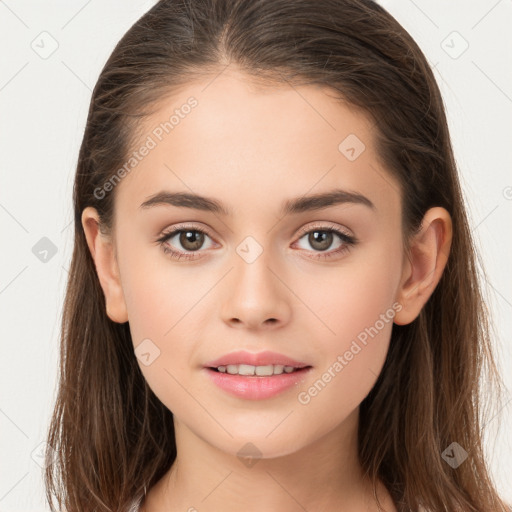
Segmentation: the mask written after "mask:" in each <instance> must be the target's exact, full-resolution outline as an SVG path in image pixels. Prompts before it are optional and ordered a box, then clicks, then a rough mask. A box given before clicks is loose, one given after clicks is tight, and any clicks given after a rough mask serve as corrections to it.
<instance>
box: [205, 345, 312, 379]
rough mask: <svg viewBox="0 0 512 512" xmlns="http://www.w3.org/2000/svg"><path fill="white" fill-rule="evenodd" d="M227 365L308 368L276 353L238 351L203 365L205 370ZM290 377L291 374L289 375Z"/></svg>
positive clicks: (268, 351) (267, 351) (304, 364)
mask: <svg viewBox="0 0 512 512" xmlns="http://www.w3.org/2000/svg"><path fill="white" fill-rule="evenodd" d="M228 364H250V365H252V366H267V365H269V364H279V365H281V364H282V365H283V366H293V367H295V368H304V367H305V366H308V365H307V364H306V363H302V362H300V361H295V360H294V359H291V358H290V357H287V356H285V355H283V354H279V353H277V352H271V351H270V350H265V351H264V352H257V353H252V352H247V351H246V350H239V351H236V352H230V353H229V354H225V355H223V356H221V357H219V358H218V359H215V360H213V361H209V362H208V363H205V365H204V366H205V368H217V367H219V366H226V365H228ZM289 375H291V374H289Z"/></svg>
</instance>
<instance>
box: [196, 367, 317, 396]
mask: <svg viewBox="0 0 512 512" xmlns="http://www.w3.org/2000/svg"><path fill="white" fill-rule="evenodd" d="M311 369H312V367H311V366H308V367H307V368H302V369H300V370H297V371H293V372H292V373H281V374H280V375H272V376H270V377H259V376H256V375H250V376H244V375H230V374H229V373H221V372H218V371H217V370H212V369H211V368H203V370H202V371H204V372H206V373H207V375H208V377H209V378H210V379H212V381H213V383H214V384H216V385H217V386H219V388H221V389H223V390H224V391H227V392H228V393H230V394H231V395H234V396H237V397H239V398H245V399H247V400H263V399H265V398H271V397H273V396H276V395H278V394H279V393H281V392H282V391H285V390H286V389H289V388H291V387H292V386H295V385H299V384H300V383H301V382H302V381H303V380H304V378H305V376H306V374H308V373H309V372H310V371H311Z"/></svg>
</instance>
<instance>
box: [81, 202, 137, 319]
mask: <svg viewBox="0 0 512 512" xmlns="http://www.w3.org/2000/svg"><path fill="white" fill-rule="evenodd" d="M82 227H83V229H84V233H85V237H86V240H87V245H88V247H89V251H90V253H91V256H92V258H93V260H94V264H95V266H96V273H97V274H98V279H99V281H100V285H101V288H102V289H103V293H104V295H105V303H106V310H107V311H106V313H107V315H108V317H109V318H110V319H111V320H112V321H114V322H117V323H124V322H127V321H128V312H127V308H126V303H125V300H124V295H123V288H122V286H121V279H120V274H119V267H118V264H117V260H116V257H115V254H114V246H113V242H112V240H111V239H110V238H109V237H107V236H106V235H104V234H103V233H101V231H100V229H99V216H98V212H97V211H96V209H95V208H92V207H90V206H88V207H87V208H85V209H84V211H83V212H82Z"/></svg>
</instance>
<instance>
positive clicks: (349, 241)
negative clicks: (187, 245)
mask: <svg viewBox="0 0 512 512" xmlns="http://www.w3.org/2000/svg"><path fill="white" fill-rule="evenodd" d="M185 231H193V232H196V233H202V234H204V235H207V236H208V237H210V238H213V237H211V236H210V234H209V233H208V231H205V230H204V229H201V228H199V227H197V226H182V225H179V226H176V227H175V228H174V229H173V230H172V231H169V232H167V233H163V235H162V236H161V237H160V238H159V239H158V240H157V242H158V243H159V245H160V246H161V247H162V250H163V251H164V253H165V254H167V255H169V256H170V257H171V258H172V259H175V260H180V259H182V258H184V259H186V260H191V259H197V256H196V253H197V252H199V251H193V252H190V253H186V252H181V251H175V250H174V249H170V248H169V246H168V245H166V242H167V241H168V240H170V239H171V238H173V236H174V235H176V234H178V233H182V232H185ZM315 231H318V232H321V233H334V234H336V235H338V237H339V238H340V239H341V241H342V242H343V245H342V246H341V247H339V248H338V249H336V250H334V251H331V252H323V251H317V252H318V254H317V255H316V256H314V257H313V258H314V259H323V260H327V259H330V258H333V257H335V256H338V255H340V254H343V253H344V252H346V251H348V250H349V249H350V248H351V247H352V246H354V245H356V244H357V243H358V240H357V239H356V238H355V237H354V236H351V235H348V234H347V233H344V232H343V231H341V230H339V229H336V228H335V227H334V226H325V225H324V226H312V227H309V228H308V229H301V230H300V232H299V238H298V240H300V239H301V238H303V237H304V236H305V235H308V234H309V233H312V232H315Z"/></svg>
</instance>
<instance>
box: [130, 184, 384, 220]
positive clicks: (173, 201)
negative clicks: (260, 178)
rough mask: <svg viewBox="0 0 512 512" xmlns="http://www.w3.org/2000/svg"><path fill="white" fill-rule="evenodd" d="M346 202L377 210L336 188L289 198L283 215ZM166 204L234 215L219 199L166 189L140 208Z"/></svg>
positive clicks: (359, 195)
mask: <svg viewBox="0 0 512 512" xmlns="http://www.w3.org/2000/svg"><path fill="white" fill-rule="evenodd" d="M345 203H353V204H361V205H364V206H367V207H368V208H371V209H372V210H376V207H375V205H374V204H373V203H372V202H371V201H370V200H369V199H368V198H367V197H366V196H363V195H362V194H359V193H357V192H351V191H348V190H342V189H334V190H331V191H329V192H324V193H320V194H314V195H309V196H302V197H297V198H293V199H288V200H287V201H285V202H284V203H283V206H282V208H281V215H282V216H284V215H290V214H298V213H303V212H307V211H314V210H321V209H323V208H328V207H330V206H335V205H339V204H345ZM164 205H171V206H178V207H181V208H192V209H196V210H203V211H207V212H213V213H219V214H222V215H225V216H227V217H229V216H232V214H233V213H232V211H231V210H230V209H229V208H227V207H226V206H225V205H224V204H223V203H221V202H220V201H218V200H217V199H213V198H211V197H205V196H201V195H198V194H192V193H188V192H169V191H166V190H164V191H161V192H158V193H157V194H154V195H152V196H150V197H149V198H148V199H146V201H144V202H143V203H142V204H141V205H140V207H139V208H142V209H147V208H152V207H155V206H164Z"/></svg>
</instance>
